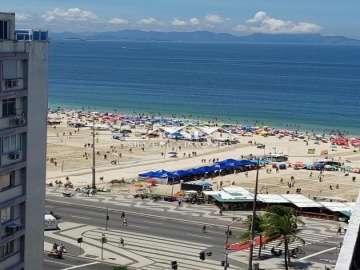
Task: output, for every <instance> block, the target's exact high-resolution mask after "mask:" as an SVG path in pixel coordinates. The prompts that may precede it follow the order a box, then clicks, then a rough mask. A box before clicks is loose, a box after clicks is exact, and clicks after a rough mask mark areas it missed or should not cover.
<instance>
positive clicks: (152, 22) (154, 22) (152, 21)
mask: <svg viewBox="0 0 360 270" xmlns="http://www.w3.org/2000/svg"><path fill="white" fill-rule="evenodd" d="M138 24H140V25H160V24H162V22H161V21H159V20H158V19H155V18H153V17H147V18H143V19H141V20H139V21H138Z"/></svg>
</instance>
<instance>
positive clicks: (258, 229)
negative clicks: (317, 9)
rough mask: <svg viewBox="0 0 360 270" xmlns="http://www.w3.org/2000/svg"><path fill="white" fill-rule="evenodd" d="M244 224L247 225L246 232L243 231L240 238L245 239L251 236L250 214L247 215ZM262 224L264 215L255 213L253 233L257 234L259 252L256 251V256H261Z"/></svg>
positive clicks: (263, 223)
mask: <svg viewBox="0 0 360 270" xmlns="http://www.w3.org/2000/svg"><path fill="white" fill-rule="evenodd" d="M245 224H246V225H247V227H248V231H247V232H246V233H244V234H243V235H242V239H244V240H245V239H246V240H249V239H250V237H251V224H252V216H248V217H247V219H246V221H245ZM264 225H265V220H264V217H263V216H262V215H256V216H255V219H254V230H255V234H256V235H258V236H259V240H260V243H259V253H258V258H259V259H260V258H261V249H262V245H263V243H262V236H263V234H264Z"/></svg>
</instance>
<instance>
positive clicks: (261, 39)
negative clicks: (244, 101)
mask: <svg viewBox="0 0 360 270" xmlns="http://www.w3.org/2000/svg"><path fill="white" fill-rule="evenodd" d="M50 37H51V38H52V39H53V40H84V41H132V42H189V43H251V44H266V43H272V44H274V43H275V44H314V45H360V40H357V39H351V38H347V37H343V36H323V35H320V34H251V35H247V36H235V35H232V34H226V33H213V32H208V31H194V32H157V31H140V30H122V31H116V32H84V33H70V32H64V33H51V34H50Z"/></svg>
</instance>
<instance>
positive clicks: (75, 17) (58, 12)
mask: <svg viewBox="0 0 360 270" xmlns="http://www.w3.org/2000/svg"><path fill="white" fill-rule="evenodd" d="M41 17H42V18H43V19H44V20H45V21H46V22H52V21H57V20H60V21H83V22H85V21H90V20H96V19H97V16H96V14H95V13H93V12H92V11H89V10H83V9H80V8H69V9H61V8H55V9H53V10H49V11H47V12H45V14H43V15H42V16H41Z"/></svg>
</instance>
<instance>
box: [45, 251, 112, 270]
mask: <svg viewBox="0 0 360 270" xmlns="http://www.w3.org/2000/svg"><path fill="white" fill-rule="evenodd" d="M43 267H44V269H45V270H70V269H77V270H112V269H113V266H112V265H109V264H104V263H99V262H95V261H92V260H87V259H82V258H81V259H80V258H75V257H69V256H64V259H62V260H60V259H53V258H50V257H48V256H47V255H46V254H44V263H43Z"/></svg>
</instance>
